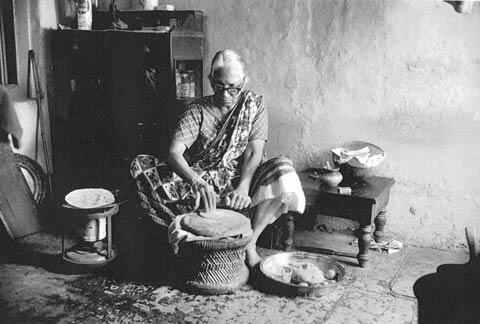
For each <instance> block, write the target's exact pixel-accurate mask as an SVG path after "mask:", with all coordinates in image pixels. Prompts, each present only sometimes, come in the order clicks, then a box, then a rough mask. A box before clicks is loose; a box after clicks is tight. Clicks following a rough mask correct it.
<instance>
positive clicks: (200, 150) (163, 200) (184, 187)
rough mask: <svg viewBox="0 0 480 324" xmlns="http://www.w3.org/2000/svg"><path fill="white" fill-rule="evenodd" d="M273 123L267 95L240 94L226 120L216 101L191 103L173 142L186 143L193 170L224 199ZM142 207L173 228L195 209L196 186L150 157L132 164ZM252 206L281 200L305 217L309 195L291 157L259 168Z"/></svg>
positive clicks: (155, 219) (157, 219)
mask: <svg viewBox="0 0 480 324" xmlns="http://www.w3.org/2000/svg"><path fill="white" fill-rule="evenodd" d="M267 133H268V119H267V111H266V108H265V105H264V103H263V100H262V97H261V96H257V95H256V94H254V93H253V92H252V91H245V92H243V93H242V94H241V97H240V98H239V100H238V102H237V105H236V106H235V107H234V108H233V109H232V111H231V112H230V113H229V114H228V116H227V117H226V119H225V120H221V119H220V118H219V117H218V116H217V115H216V114H215V112H214V109H213V106H212V97H204V98H201V99H198V100H196V101H194V102H193V103H192V104H190V105H189V106H188V107H187V109H186V111H185V112H184V113H183V114H182V116H181V117H180V119H179V122H178V124H177V127H176V128H175V130H174V132H173V135H172V140H176V141H179V142H181V143H183V144H184V145H185V146H186V147H187V150H186V152H185V158H186V160H187V162H188V163H189V165H190V166H191V167H192V169H193V170H194V171H195V172H197V173H198V174H199V175H200V176H201V177H202V178H203V179H204V180H205V181H207V182H208V183H209V184H210V185H212V186H213V187H214V189H215V192H216V194H217V195H218V196H219V197H220V198H223V197H224V196H225V195H227V194H228V193H229V192H230V191H232V190H233V189H234V187H235V185H236V184H237V183H238V181H239V179H240V175H241V170H242V166H243V157H242V156H243V153H244V152H245V149H246V148H247V145H248V143H249V142H250V141H252V140H265V141H266V140H267ZM130 171H131V174H132V176H133V178H134V179H135V181H136V185H137V192H138V194H139V197H140V199H141V204H142V207H143V208H144V209H145V211H146V212H147V214H148V215H150V216H151V217H152V219H153V220H154V221H155V222H157V223H159V224H162V225H164V226H168V225H169V224H170V223H171V222H172V220H173V219H174V218H175V217H176V215H179V214H184V213H187V212H190V211H191V210H192V209H193V208H194V205H195V198H196V197H195V193H194V192H193V190H192V188H191V186H190V185H189V184H188V183H187V182H186V181H183V180H182V179H181V178H180V177H178V176H177V175H176V174H175V173H174V172H173V171H171V169H170V168H169V166H168V165H167V164H165V163H162V162H161V161H159V160H158V159H156V158H155V157H152V156H148V155H140V156H138V157H137V158H136V159H135V160H134V161H133V162H132V164H131V170H130ZM249 194H250V196H251V197H252V205H251V206H252V207H253V206H256V205H258V204H259V203H260V202H262V201H264V200H266V199H272V198H276V197H281V199H282V201H284V202H285V206H286V210H285V211H288V210H290V211H296V212H300V213H303V211H304V208H305V197H304V194H303V191H302V188H301V184H300V180H299V179H298V176H297V174H296V172H295V169H294V167H293V164H292V162H291V161H290V160H289V159H288V158H286V157H277V158H273V159H270V160H268V161H264V162H263V163H262V164H261V165H260V166H259V167H258V168H257V170H256V172H255V175H254V178H253V181H252V185H251V188H250V192H249Z"/></svg>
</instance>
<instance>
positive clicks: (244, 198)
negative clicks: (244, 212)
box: [225, 189, 252, 210]
mask: <svg viewBox="0 0 480 324" xmlns="http://www.w3.org/2000/svg"><path fill="white" fill-rule="evenodd" d="M251 202H252V199H251V198H250V197H249V196H248V193H247V191H245V190H242V189H236V190H233V191H231V192H229V193H228V194H227V196H226V197H225V204H226V205H227V206H228V207H230V208H233V209H237V210H241V209H245V208H247V207H248V206H250V203H251Z"/></svg>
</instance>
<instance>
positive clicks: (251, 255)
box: [246, 246, 262, 269]
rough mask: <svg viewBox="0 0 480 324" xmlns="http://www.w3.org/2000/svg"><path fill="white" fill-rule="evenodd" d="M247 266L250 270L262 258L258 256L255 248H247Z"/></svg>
mask: <svg viewBox="0 0 480 324" xmlns="http://www.w3.org/2000/svg"><path fill="white" fill-rule="evenodd" d="M246 252H247V265H248V266H249V267H250V269H252V268H253V267H255V266H256V265H257V264H259V263H260V261H262V257H261V256H260V255H258V253H257V250H256V248H255V246H254V247H253V248H247V251H246Z"/></svg>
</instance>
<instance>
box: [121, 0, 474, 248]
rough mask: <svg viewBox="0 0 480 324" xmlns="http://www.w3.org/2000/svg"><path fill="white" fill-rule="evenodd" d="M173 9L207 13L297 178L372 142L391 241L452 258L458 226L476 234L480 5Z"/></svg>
mask: <svg viewBox="0 0 480 324" xmlns="http://www.w3.org/2000/svg"><path fill="white" fill-rule="evenodd" d="M171 2H172V3H173V4H175V6H176V8H177V9H203V10H205V11H206V14H207V16H208V17H207V24H206V26H207V44H206V48H207V59H208V60H209V59H211V57H212V55H213V54H214V53H215V51H217V50H219V49H223V48H233V49H236V50H238V51H239V52H240V53H241V54H242V55H243V56H244V58H245V60H246V62H247V65H248V72H249V76H250V86H251V88H253V89H255V90H256V91H257V92H260V93H263V94H264V95H265V96H266V99H267V102H268V107H269V112H270V141H269V143H268V149H269V152H270V153H283V154H288V155H290V156H291V157H292V158H293V159H294V160H295V162H296V163H297V166H298V167H299V168H301V167H305V166H318V165H319V164H320V163H321V161H324V160H325V158H327V157H328V154H327V153H326V152H328V149H329V148H331V147H332V146H335V145H336V144H339V143H342V142H344V141H348V140H365V141H369V142H373V143H375V144H377V145H379V146H381V147H383V148H384V149H385V151H386V152H387V154H388V156H389V157H388V161H387V162H386V164H385V170H384V174H386V175H389V176H392V177H394V178H395V179H396V181H397V183H396V185H395V186H394V188H393V191H392V195H391V202H390V205H389V207H390V212H389V215H388V219H387V231H389V232H390V233H393V234H394V235H396V236H397V237H399V238H400V239H401V240H404V241H405V242H407V243H413V244H419V245H423V246H433V247H439V248H455V247H458V246H460V245H459V244H460V243H462V242H464V241H465V240H464V234H463V228H464V227H465V226H467V225H468V226H475V227H476V228H477V229H478V230H480V187H479V185H478V183H479V180H480V167H479V166H480V144H479V143H478V142H479V139H480V37H479V36H478V31H479V30H480V5H478V4H477V5H478V6H477V8H474V10H473V13H472V14H470V15H468V16H464V15H460V14H458V13H456V12H455V11H454V10H453V7H452V6H451V5H449V4H447V3H445V2H443V1H418V0H417V1H415V0H411V1H361V0H355V1H320V0H297V1H293V0H288V1H281V0H277V1H275V0H262V1H257V0H242V1H240V0H237V1H233V0H195V1H193V0H177V1H171ZM130 3H132V4H135V3H136V2H135V1H133V2H130V1H127V0H125V1H124V2H123V3H120V4H121V6H124V7H127V6H129V5H130Z"/></svg>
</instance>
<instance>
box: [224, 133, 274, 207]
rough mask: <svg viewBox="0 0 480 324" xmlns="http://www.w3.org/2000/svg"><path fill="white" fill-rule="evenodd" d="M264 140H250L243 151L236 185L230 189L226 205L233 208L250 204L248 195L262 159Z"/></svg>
mask: <svg viewBox="0 0 480 324" xmlns="http://www.w3.org/2000/svg"><path fill="white" fill-rule="evenodd" d="M264 146H265V141H264V140H253V141H250V142H249V143H248V145H247V148H246V149H245V152H244V153H243V161H244V162H243V168H242V174H241V176H240V182H239V184H238V187H237V188H236V189H235V190H234V191H232V192H231V193H230V194H229V195H228V197H229V198H230V201H229V202H227V205H228V206H229V207H231V208H235V209H243V208H247V207H248V206H249V205H250V202H251V198H250V197H249V196H248V191H249V189H250V184H251V183H252V178H253V175H254V173H255V171H256V170H257V168H258V166H259V165H260V162H261V161H262V156H263V148H264Z"/></svg>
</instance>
